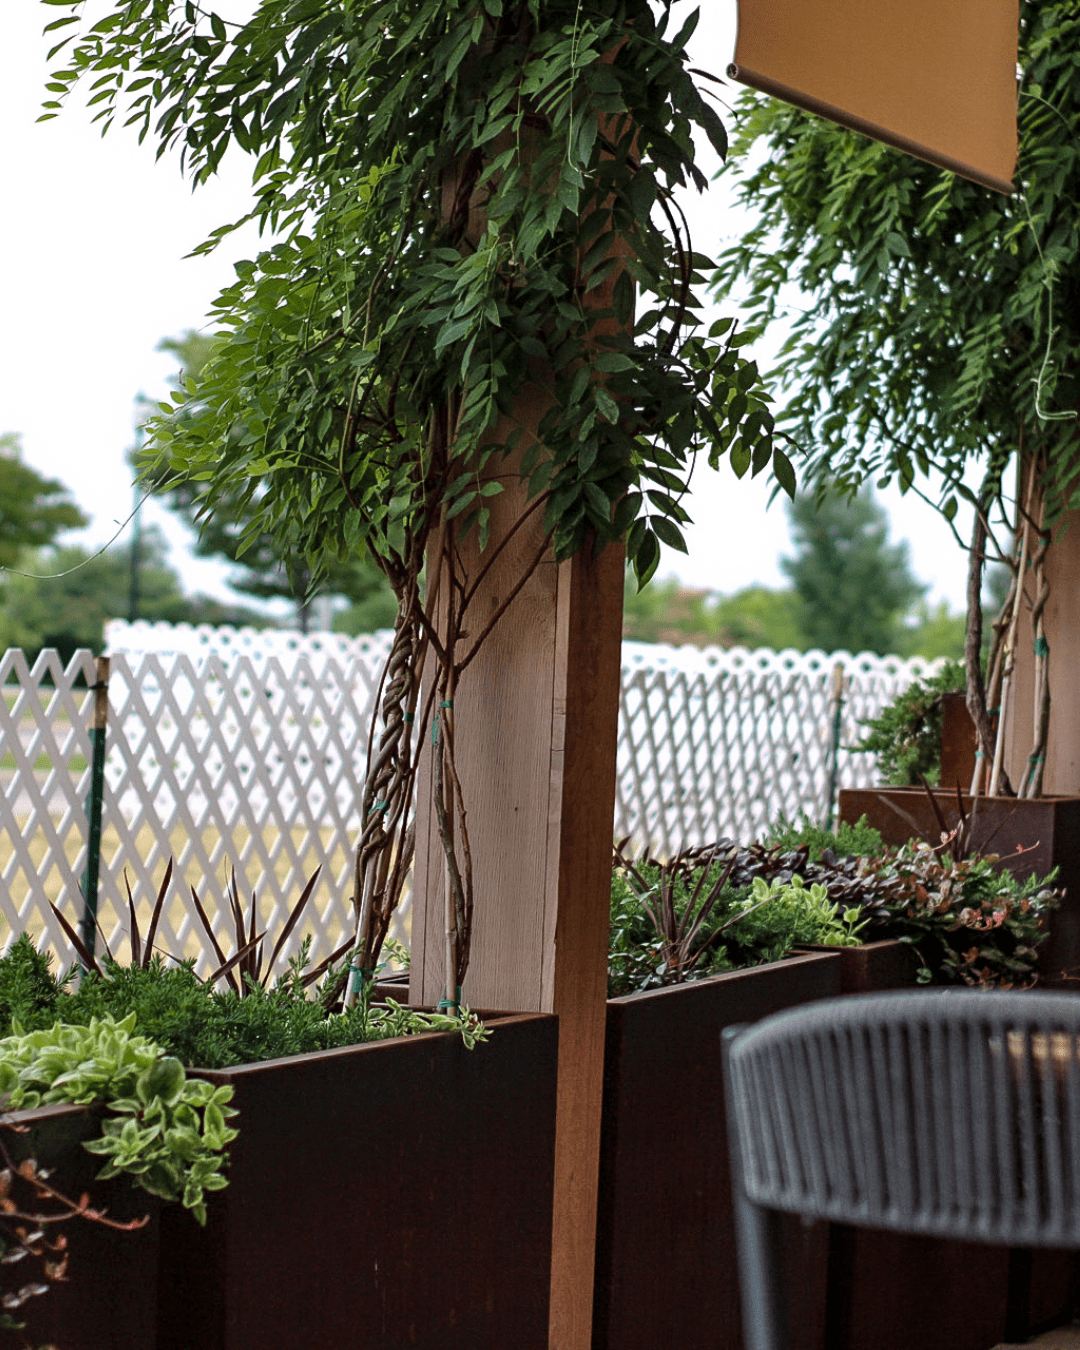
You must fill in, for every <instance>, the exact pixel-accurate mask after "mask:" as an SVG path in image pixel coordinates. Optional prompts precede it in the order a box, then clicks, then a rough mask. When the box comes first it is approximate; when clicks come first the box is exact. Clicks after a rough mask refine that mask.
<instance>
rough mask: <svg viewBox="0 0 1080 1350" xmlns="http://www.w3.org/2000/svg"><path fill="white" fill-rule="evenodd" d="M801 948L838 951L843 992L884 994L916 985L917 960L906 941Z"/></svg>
mask: <svg viewBox="0 0 1080 1350" xmlns="http://www.w3.org/2000/svg"><path fill="white" fill-rule="evenodd" d="M799 950H800V951H808V952H809V951H814V952H835V953H836V955H837V956H838V957H839V958H840V993H841V994H882V993H884V992H885V991H886V990H887V989H910V988H912V986H913V985H914V984H915V972H916V971H917V969H918V959H917V957H916V955H915V953H914V951H913V950H912V948H911V946H910V944H909V943H907V942H898V941H897V940H896V939H895V938H885V939H883V940H882V941H880V942H863V943H861V944H860V945H859V946H858V947H809V946H808V947H801V948H799Z"/></svg>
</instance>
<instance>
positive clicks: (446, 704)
mask: <svg viewBox="0 0 1080 1350" xmlns="http://www.w3.org/2000/svg"><path fill="white" fill-rule="evenodd" d="M453 706H454V700H453V699H452V698H444V699H443V701H442V702H441V703H440V704H439V707H440V708H452V707H453ZM431 744H432V745H438V744H439V714H438V713H436V714H435V721H434V722H432V724H431Z"/></svg>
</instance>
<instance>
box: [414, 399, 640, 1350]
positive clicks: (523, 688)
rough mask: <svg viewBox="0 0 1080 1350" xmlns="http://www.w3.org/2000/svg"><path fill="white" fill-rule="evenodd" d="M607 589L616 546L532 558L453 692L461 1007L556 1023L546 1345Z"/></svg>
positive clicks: (599, 863)
mask: <svg viewBox="0 0 1080 1350" xmlns="http://www.w3.org/2000/svg"><path fill="white" fill-rule="evenodd" d="M528 397H529V393H528V391H526V392H525V393H524V394H523V399H528ZM504 482H505V484H506V489H505V491H504V492H503V493H502V494H501V495H500V496H498V497H495V498H493V499H491V500H492V506H493V510H492V529H491V539H490V542H489V545H488V551H489V553H488V555H485V556H489V554H490V550H491V549H493V548H495V547H496V546H497V544H498V543H499V541H500V539H501V538H503V537H504V536H505V534H506V531H507V530H508V529H509V528H510V526H511V525H512V524H513V522H514V521H515V520H516V519H517V518H518V516H519V515H520V513H521V511H522V509H523V505H524V495H525V494H524V490H523V486H522V484H521V483H520V481H518V480H517V479H516V478H514V477H512V476H511V477H509V478H507V479H505V480H504ZM539 514H540V513H539V512H537V513H534V517H533V518H532V519H530V522H529V524H528V526H527V527H525V528H523V529H521V530H520V531H519V532H518V535H517V536H516V537H515V540H514V542H513V543H512V544H511V545H509V546H508V547H507V548H506V550H505V551H504V553H503V555H502V556H501V558H500V559H499V561H498V563H497V564H496V565H495V566H494V567H493V568H492V569H491V572H490V573H489V575H488V576H487V577H486V578H485V581H484V591H483V596H482V600H481V601H480V603H479V604H478V606H477V623H481V622H482V621H483V615H484V614H489V613H491V612H492V611H493V610H494V609H495V608H496V607H497V606H498V604H499V603H500V599H501V597H504V596H505V595H506V594H507V590H508V588H509V587H510V586H511V585H512V584H513V582H514V580H515V578H516V577H517V576H518V575H520V572H519V571H518V570H517V569H519V568H520V565H521V562H522V560H523V559H526V558H528V557H530V556H534V555H535V553H536V550H537V548H538V546H539V543H540V542H542V539H543V534H542V527H541V524H540V522H539V519H538V517H539ZM470 550H471V552H470ZM464 552H465V559H464V562H465V568H466V572H467V574H468V573H469V572H470V571H471V570H474V569H475V568H476V567H477V565H478V559H479V557H480V555H479V554H478V552H477V551H476V546H475V543H472V544H470V543H468V542H466V545H465V546H464ZM622 588H623V556H622V550H621V549H618V548H615V547H610V548H608V549H607V550H606V551H605V552H604V553H602V554H601V555H600V557H599V558H594V557H592V556H591V553H590V552H589V551H587V550H586V551H584V552H582V553H581V554H579V555H578V556H576V557H574V558H572V559H571V560H569V561H568V562H565V563H562V564H557V563H555V561H554V560H553V559H551V558H550V557H548V558H547V559H546V560H545V561H544V562H543V563H541V565H540V567H539V568H538V569H537V570H536V572H535V573H534V575H533V576H532V577H531V578H530V580H529V582H528V584H527V585H526V586H525V588H524V589H523V590H522V591H521V593H520V594H519V595H518V596H517V598H516V599H515V600H514V602H513V604H512V605H511V606H510V608H509V609H508V611H507V613H506V614H505V616H504V617H503V619H502V620H501V622H500V623H499V625H498V626H497V627H496V628H495V629H494V630H493V632H492V634H491V636H490V638H489V639H488V641H487V642H486V644H485V646H484V648H483V650H482V652H481V653H480V655H479V656H478V657H477V658H476V660H475V661H474V662H473V664H472V665H471V666H470V667H469V668H468V669H467V670H466V671H465V673H464V674H463V676H462V680H461V683H460V685H459V686H458V689H457V693H456V695H455V728H456V737H457V758H458V771H459V775H460V778H461V782H462V789H463V793H464V798H465V801H466V804H467V808H468V813H469V814H468V826H469V832H470V838H471V844H472V854H473V862H474V869H475V874H474V875H475V916H474V929H473V941H472V961H471V965H470V967H469V972H468V975H467V977H466V980H465V985H464V989H463V995H464V998H465V1000H466V1001H467V1002H468V1003H469V1004H471V1005H472V1006H473V1007H478V1008H502V1009H507V1010H514V1011H537V1012H541V1011H542V1012H556V1013H558V1014H559V1018H560V1022H559V1105H558V1118H557V1126H556V1165H555V1166H556V1172H555V1209H554V1257H553V1264H552V1303H551V1340H550V1344H551V1347H552V1350H588V1347H589V1344H590V1341H591V1336H592V1284H593V1252H594V1243H595V1232H596V1186H597V1172H598V1162H599V1142H600V1102H601V1095H602V1078H603V1058H604V1021H605V1002H606V991H607V932H608V907H609V896H610V885H611V844H612V827H613V818H614V808H615V747H616V736H617V730H618V699H619V663H620V642H621V628H622ZM425 739H426V742H427V744H428V747H429V749H430V737H425ZM417 798H418V800H417V836H416V837H417V846H416V870H415V881H414V892H413V894H414V900H413V915H412V974H411V982H410V991H409V993H410V999H411V1000H412V1001H415V1002H424V1003H427V1004H432V1003H435V1002H437V1001H438V999H439V998H440V996H441V992H442V987H443V982H444V952H443V941H442V914H443V898H442V886H443V868H442V856H441V852H440V848H439V841H438V836H437V833H436V830H435V826H434V820H433V815H434V813H433V811H432V809H431V781H430V764H428V766H427V767H426V768H424V767H422V769H421V775H420V781H419V784H418V793H417Z"/></svg>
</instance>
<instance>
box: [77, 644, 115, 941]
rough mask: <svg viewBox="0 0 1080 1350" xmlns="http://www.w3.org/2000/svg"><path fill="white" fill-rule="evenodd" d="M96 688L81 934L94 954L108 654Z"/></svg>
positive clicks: (101, 658)
mask: <svg viewBox="0 0 1080 1350" xmlns="http://www.w3.org/2000/svg"><path fill="white" fill-rule="evenodd" d="M96 675H97V678H96V680H95V682H94V684H93V685H92V686H91V688H92V689H93V691H94V720H93V722H92V724H91V726H90V793H89V795H88V796H87V798H86V817H87V820H88V822H89V825H90V829H89V839H88V841H87V848H88V851H87V855H86V871H85V873H84V874H83V919H82V926H81V937H82V940H83V945H84V946H85V947H86V949H87V951H88V952H90V954H91V955H93V952H94V944H95V939H96V937H97V907H98V870H99V867H100V863H101V807H102V801H103V799H104V796H105V728H106V726H107V725H108V720H109V658H108V657H107V656H99V657H98V658H97V670H96Z"/></svg>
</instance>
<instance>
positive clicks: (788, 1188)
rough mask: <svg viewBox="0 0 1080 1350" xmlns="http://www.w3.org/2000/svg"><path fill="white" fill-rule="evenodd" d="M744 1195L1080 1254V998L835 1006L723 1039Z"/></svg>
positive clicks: (773, 1205)
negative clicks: (1074, 1250)
mask: <svg viewBox="0 0 1080 1350" xmlns="http://www.w3.org/2000/svg"><path fill="white" fill-rule="evenodd" d="M724 1061H725V1073H726V1076H727V1079H726V1081H727V1103H728V1115H729V1124H730V1126H731V1139H732V1173H733V1181H734V1185H735V1187H736V1198H737V1200H738V1199H740V1198H741V1199H743V1200H745V1201H748V1202H749V1204H750V1205H751V1206H760V1207H762V1208H764V1209H769V1210H786V1211H793V1212H796V1213H800V1214H804V1215H808V1216H813V1217H816V1218H822V1219H831V1220H835V1221H838V1222H841V1223H849V1224H855V1225H859V1226H866V1227H877V1228H889V1229H894V1230H896V1231H898V1232H909V1233H927V1234H934V1235H938V1236H942V1237H952V1238H961V1239H974V1240H978V1241H984V1242H992V1243H1001V1244H1008V1245H1013V1246H1052V1247H1078V1248H1080V997H1076V996H1074V995H1071V994H1041V993H1005V992H1000V993H998V992H981V991H976V990H955V991H954V990H950V991H947V992H937V991H934V992H930V991H923V992H918V993H901V994H883V995H868V996H861V997H853V998H844V999H835V1000H828V1001H825V1002H820V1003H815V1004H812V1005H809V1006H807V1007H804V1008H798V1009H794V1010H792V1011H789V1012H783V1013H779V1014H777V1015H775V1016H773V1017H768V1018H765V1019H764V1020H763V1021H761V1022H759V1023H757V1024H755V1025H754V1026H750V1027H742V1028H733V1029H732V1030H731V1031H729V1032H727V1033H725V1045H724Z"/></svg>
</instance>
